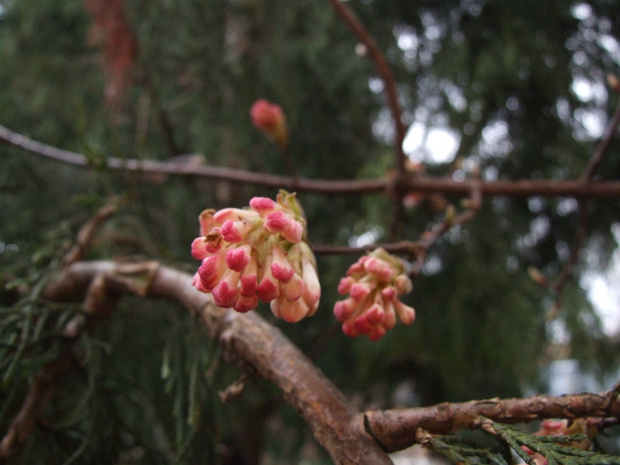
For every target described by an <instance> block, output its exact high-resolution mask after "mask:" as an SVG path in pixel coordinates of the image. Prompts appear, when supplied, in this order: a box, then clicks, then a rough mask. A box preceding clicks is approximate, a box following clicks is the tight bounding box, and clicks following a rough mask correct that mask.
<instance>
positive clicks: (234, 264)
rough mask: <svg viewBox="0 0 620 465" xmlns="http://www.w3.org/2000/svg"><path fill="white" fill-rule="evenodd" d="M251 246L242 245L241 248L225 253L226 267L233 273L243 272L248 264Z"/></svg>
mask: <svg viewBox="0 0 620 465" xmlns="http://www.w3.org/2000/svg"><path fill="white" fill-rule="evenodd" d="M251 252H252V246H251V245H250V244H243V245H242V246H239V247H236V248H234V249H230V250H229V251H228V252H226V265H227V266H228V268H230V269H231V270H234V271H243V270H244V269H245V267H246V266H248V263H250V253H251Z"/></svg>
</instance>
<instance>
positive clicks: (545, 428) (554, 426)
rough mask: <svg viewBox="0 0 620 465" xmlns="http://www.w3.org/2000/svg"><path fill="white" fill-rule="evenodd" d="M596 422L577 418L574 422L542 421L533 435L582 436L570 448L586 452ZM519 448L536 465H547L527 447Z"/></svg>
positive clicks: (541, 457) (541, 456)
mask: <svg viewBox="0 0 620 465" xmlns="http://www.w3.org/2000/svg"><path fill="white" fill-rule="evenodd" d="M595 423H596V422H595V421H591V419H589V418H577V419H576V420H572V421H570V422H569V421H568V420H544V421H542V422H541V423H540V429H539V430H538V431H537V432H536V433H535V434H536V436H570V435H572V434H583V435H585V436H586V437H585V438H584V439H583V440H581V441H578V442H577V441H573V442H571V443H570V445H571V446H573V447H576V448H577V449H582V450H588V449H590V446H591V445H592V441H591V439H592V438H593V437H594V436H595V435H596V433H597V431H598V428H597V427H596V424H595ZM521 448H522V449H523V450H524V451H525V452H526V453H527V454H528V455H529V456H530V457H532V459H533V460H534V463H536V465H548V463H549V461H548V460H547V459H546V458H545V457H544V456H543V455H541V454H539V453H538V452H534V451H533V450H532V449H530V448H529V447H527V446H521Z"/></svg>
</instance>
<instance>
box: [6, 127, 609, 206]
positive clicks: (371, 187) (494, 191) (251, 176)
mask: <svg viewBox="0 0 620 465" xmlns="http://www.w3.org/2000/svg"><path fill="white" fill-rule="evenodd" d="M0 140H3V141H5V142H7V143H9V144H11V145H14V146H17V147H21V148H22V149H24V150H27V151H29V152H32V153H34V154H37V155H40V156H43V157H46V158H49V159H52V160H56V161H60V162H62V163H67V164H70V165H74V166H78V167H82V168H88V167H90V165H91V164H90V162H89V161H88V159H87V158H86V157H85V156H84V155H80V154H78V153H75V152H70V151H68V150H63V149H59V148H56V147H52V146H50V145H46V144H42V143H41V142H37V141H34V140H32V139H29V138H28V137H25V136H23V135H21V134H18V133H16V132H13V131H11V130H10V129H7V128H5V127H4V126H0ZM103 166H105V167H107V168H109V169H114V170H124V171H133V172H136V173H142V174H169V175H175V176H184V177H195V178H204V179H219V180H226V181H234V182H243V183H247V184H254V185H261V186H268V187H275V188H282V189H286V190H288V191H298V192H316V193H322V194H341V195H352V194H353V195H359V194H363V193H372V192H389V193H394V192H401V193H405V192H420V193H432V192H440V193H442V194H444V195H453V196H456V197H468V196H470V195H471V193H472V191H474V190H476V189H479V190H480V195H481V196H482V197H493V196H498V195H503V196H507V197H518V198H527V197H533V196H542V197H574V198H576V199H587V198H598V199H617V198H620V181H597V182H590V183H583V182H581V181H580V180H574V181H553V180H536V181H530V180H520V181H496V182H482V181H477V180H475V179H466V180H464V181H462V182H457V181H454V180H453V179H451V178H430V177H425V176H416V175H413V174H412V175H404V176H400V177H397V178H394V179H360V180H348V181H347V180H327V179H303V178H299V179H292V178H289V177H286V176H276V175H271V174H263V173H256V172H253V171H244V170H237V169H232V168H222V167H217V166H209V165H194V164H179V163H173V162H159V161H153V160H136V159H131V158H128V159H122V158H115V157H109V158H107V159H105V160H103Z"/></svg>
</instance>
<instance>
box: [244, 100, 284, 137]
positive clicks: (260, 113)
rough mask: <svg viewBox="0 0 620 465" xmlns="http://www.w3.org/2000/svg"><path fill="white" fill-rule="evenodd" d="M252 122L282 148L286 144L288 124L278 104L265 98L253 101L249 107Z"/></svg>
mask: <svg viewBox="0 0 620 465" xmlns="http://www.w3.org/2000/svg"><path fill="white" fill-rule="evenodd" d="M250 118H251V119H252V124H253V125H254V126H256V127H257V128H258V129H260V130H261V131H263V133H265V135H267V137H269V138H270V139H273V140H274V141H275V142H276V144H278V146H279V147H280V148H281V149H283V148H285V147H286V146H287V145H288V125H287V124H286V117H285V116H284V112H283V111H282V108H281V107H280V105H276V104H275V103H271V102H269V101H267V100H265V99H260V100H257V101H256V102H254V105H252V108H251V109H250Z"/></svg>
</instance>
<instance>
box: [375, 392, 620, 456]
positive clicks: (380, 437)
mask: <svg viewBox="0 0 620 465" xmlns="http://www.w3.org/2000/svg"><path fill="white" fill-rule="evenodd" d="M610 392H611V391H610ZM608 394H609V393H604V394H577V395H566V396H544V395H538V396H534V397H530V398H527V399H503V400H502V399H487V400H478V401H470V402H465V403H460V404H448V403H445V404H439V405H436V406H433V407H426V408H412V409H403V410H384V411H370V412H366V413H364V424H365V427H366V430H367V431H368V433H369V434H371V435H372V436H373V437H374V438H375V439H376V440H377V441H378V442H379V443H380V444H381V445H382V446H383V447H384V448H385V450H387V451H388V452H392V451H397V450H402V449H405V448H407V447H409V446H411V445H412V444H414V443H415V432H416V430H417V429H418V428H422V429H424V430H427V431H428V432H430V433H431V434H442V433H449V432H452V431H456V430H458V429H461V428H477V427H478V426H480V425H479V422H480V417H481V416H483V417H486V418H489V419H491V420H493V421H496V422H498V423H522V422H530V421H533V420H537V419H543V418H568V419H574V418H579V417H618V416H620V401H619V400H618V396H617V393H616V395H608Z"/></svg>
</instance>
